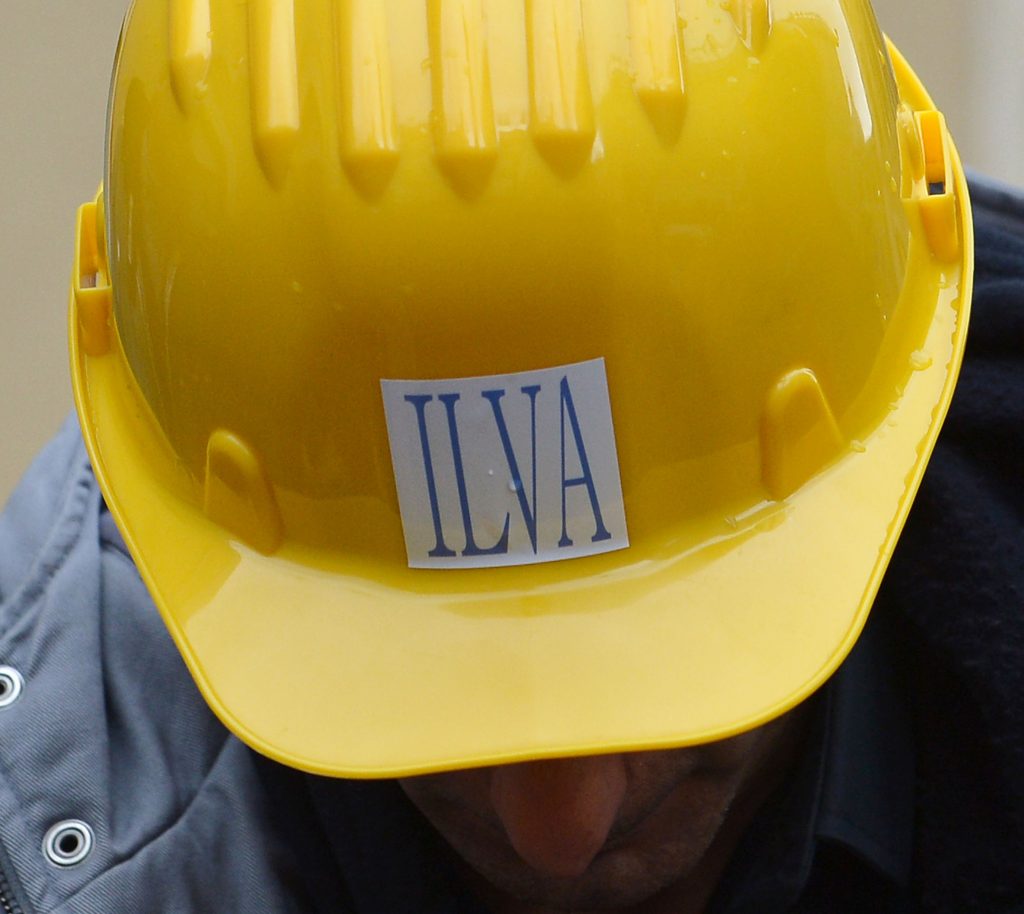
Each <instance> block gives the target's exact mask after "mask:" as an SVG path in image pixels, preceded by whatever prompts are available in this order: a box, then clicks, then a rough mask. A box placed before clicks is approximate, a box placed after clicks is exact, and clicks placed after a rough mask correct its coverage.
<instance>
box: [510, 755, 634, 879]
mask: <svg viewBox="0 0 1024 914" xmlns="http://www.w3.org/2000/svg"><path fill="white" fill-rule="evenodd" d="M625 794H626V770H625V763H624V760H623V757H622V756H621V755H603V756H590V757H586V758H576V759H552V760H547V761H538V762H524V763H522V764H518V765H502V766H499V767H497V768H495V769H494V771H493V773H492V775H491V803H492V804H493V806H494V809H495V811H496V812H497V814H498V818H499V819H500V820H501V823H502V825H503V826H504V828H505V833H506V834H507V835H508V839H509V841H510V842H511V844H512V847H513V848H515V851H516V853H517V854H519V856H520V857H521V858H522V859H523V860H524V861H525V862H526V863H527V864H529V865H530V866H531V867H532V868H533V869H534V870H536V871H538V872H540V873H543V874H546V875H549V876H558V877H566V878H572V877H575V876H579V875H581V874H582V873H583V872H584V871H586V869H587V867H588V866H590V863H591V861H592V860H593V859H594V857H595V856H596V855H597V853H598V852H599V851H600V850H601V848H602V846H603V845H604V843H605V842H606V840H607V839H608V833H609V831H610V830H611V828H612V825H613V824H614V823H615V820H616V818H617V816H618V813H619V808H620V807H621V805H622V802H623V800H624V798H625Z"/></svg>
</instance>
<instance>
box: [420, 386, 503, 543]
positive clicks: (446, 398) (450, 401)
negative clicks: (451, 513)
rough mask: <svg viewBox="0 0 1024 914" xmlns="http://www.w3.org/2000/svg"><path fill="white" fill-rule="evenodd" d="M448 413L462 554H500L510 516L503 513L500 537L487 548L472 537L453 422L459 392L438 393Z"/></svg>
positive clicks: (463, 471)
mask: <svg viewBox="0 0 1024 914" xmlns="http://www.w3.org/2000/svg"><path fill="white" fill-rule="evenodd" d="M437 399H438V400H440V401H441V402H442V403H443V404H444V408H445V410H446V411H447V413H448V434H449V437H450V438H451V442H452V459H453V460H454V462H455V483H456V485H457V486H458V489H459V505H460V507H461V508H462V526H463V527H464V528H465V531H466V548H465V549H463V550H462V554H463V555H502V554H504V553H506V552H508V528H509V522H510V520H511V516H510V515H508V514H506V515H505V529H504V531H503V532H502V534H501V538H500V539H499V540H498V542H496V543H495V544H494V545H493V546H491V547H490V548H489V549H481V548H480V547H479V546H477V544H476V540H475V539H474V537H473V519H472V517H470V513H469V495H468V493H467V492H466V472H465V470H464V469H463V466H462V448H461V446H460V445H459V430H458V427H457V426H456V424H455V404H456V402H457V401H458V399H459V394H440V395H439V396H438V398H437Z"/></svg>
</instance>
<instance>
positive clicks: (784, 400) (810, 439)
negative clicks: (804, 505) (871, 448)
mask: <svg viewBox="0 0 1024 914" xmlns="http://www.w3.org/2000/svg"><path fill="white" fill-rule="evenodd" d="M842 449H843V437H842V434H841V433H840V431H839V426H838V425H837V424H836V420H835V417H834V416H833V415H832V410H831V409H830V408H829V405H828V401H827V400H826V399H825V393H824V391H823V390H822V389H821V385H820V384H819V383H818V379H817V377H816V376H815V374H814V372H813V371H811V370H810V369H809V368H801V369H798V370H796V371H791V372H789V373H787V374H786V375H784V376H783V377H782V378H781V379H780V380H779V381H778V383H777V384H776V385H775V386H774V387H773V388H772V389H771V390H770V391H769V393H768V402H767V404H766V408H765V413H764V420H763V422H762V425H761V476H762V480H763V482H764V485H765V488H766V489H767V490H768V493H769V494H770V495H771V497H772V498H774V499H776V500H777V501H781V500H782V499H783V498H786V497H788V496H789V495H792V494H793V493H794V492H795V491H796V490H797V489H799V488H800V487H801V486H802V485H803V484H804V483H805V482H807V481H808V480H809V479H810V478H811V477H812V476H814V475H815V474H816V473H818V472H820V471H821V470H823V469H824V468H825V466H826V465H827V464H829V463H831V462H832V460H834V459H835V458H836V457H838V456H839V454H840V453H841V452H842Z"/></svg>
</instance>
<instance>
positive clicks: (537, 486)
mask: <svg viewBox="0 0 1024 914" xmlns="http://www.w3.org/2000/svg"><path fill="white" fill-rule="evenodd" d="M380 383H381V391H382V393H383V396H384V411H385V413H386V415H387V424H388V438H389V440H390V443H391V462H392V465H393V467H394V471H395V481H396V483H397V486H398V501H399V507H400V508H401V512H402V527H403V529H404V531H405V548H406V551H407V553H408V557H409V566H410V567H411V568H482V567H491V566H497V565H530V564H534V563H537V562H555V561H559V560H561V559H570V558H578V557H580V556H584V555H595V554H597V553H600V552H612V551H613V550H616V549H625V548H626V547H627V546H628V545H629V537H628V535H627V533H626V516H625V511H624V509H623V504H622V483H621V481H620V479H619V461H618V456H617V453H616V449H615V430H614V429H613V427H612V413H611V406H610V404H609V400H608V380H607V378H606V376H605V368H604V359H594V360H593V361H590V362H580V363H578V364H576V365H565V366H563V367H560V368H546V369H543V370H541V371H523V372H518V373H516V374H503V375H493V376H490V377H478V378H455V379H452V380H445V381H381V382H380Z"/></svg>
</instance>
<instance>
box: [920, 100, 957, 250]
mask: <svg viewBox="0 0 1024 914" xmlns="http://www.w3.org/2000/svg"><path fill="white" fill-rule="evenodd" d="M917 124H918V130H919V132H920V135H921V146H922V149H923V151H924V185H925V186H924V188H923V189H922V192H921V195H920V197H919V199H918V207H919V209H920V212H921V222H922V224H923V225H924V230H925V236H926V237H927V238H928V244H929V246H930V247H931V249H932V253H934V254H935V256H936V257H937V258H938V259H939V260H943V261H952V260H956V259H957V258H958V257H959V256H960V232H959V229H958V227H957V222H956V200H955V198H954V192H955V187H954V183H953V169H952V163H951V162H950V160H949V145H950V144H949V131H948V130H947V129H946V119H945V117H943V115H942V113H941V112H939V111H920V112H918V114H917Z"/></svg>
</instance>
